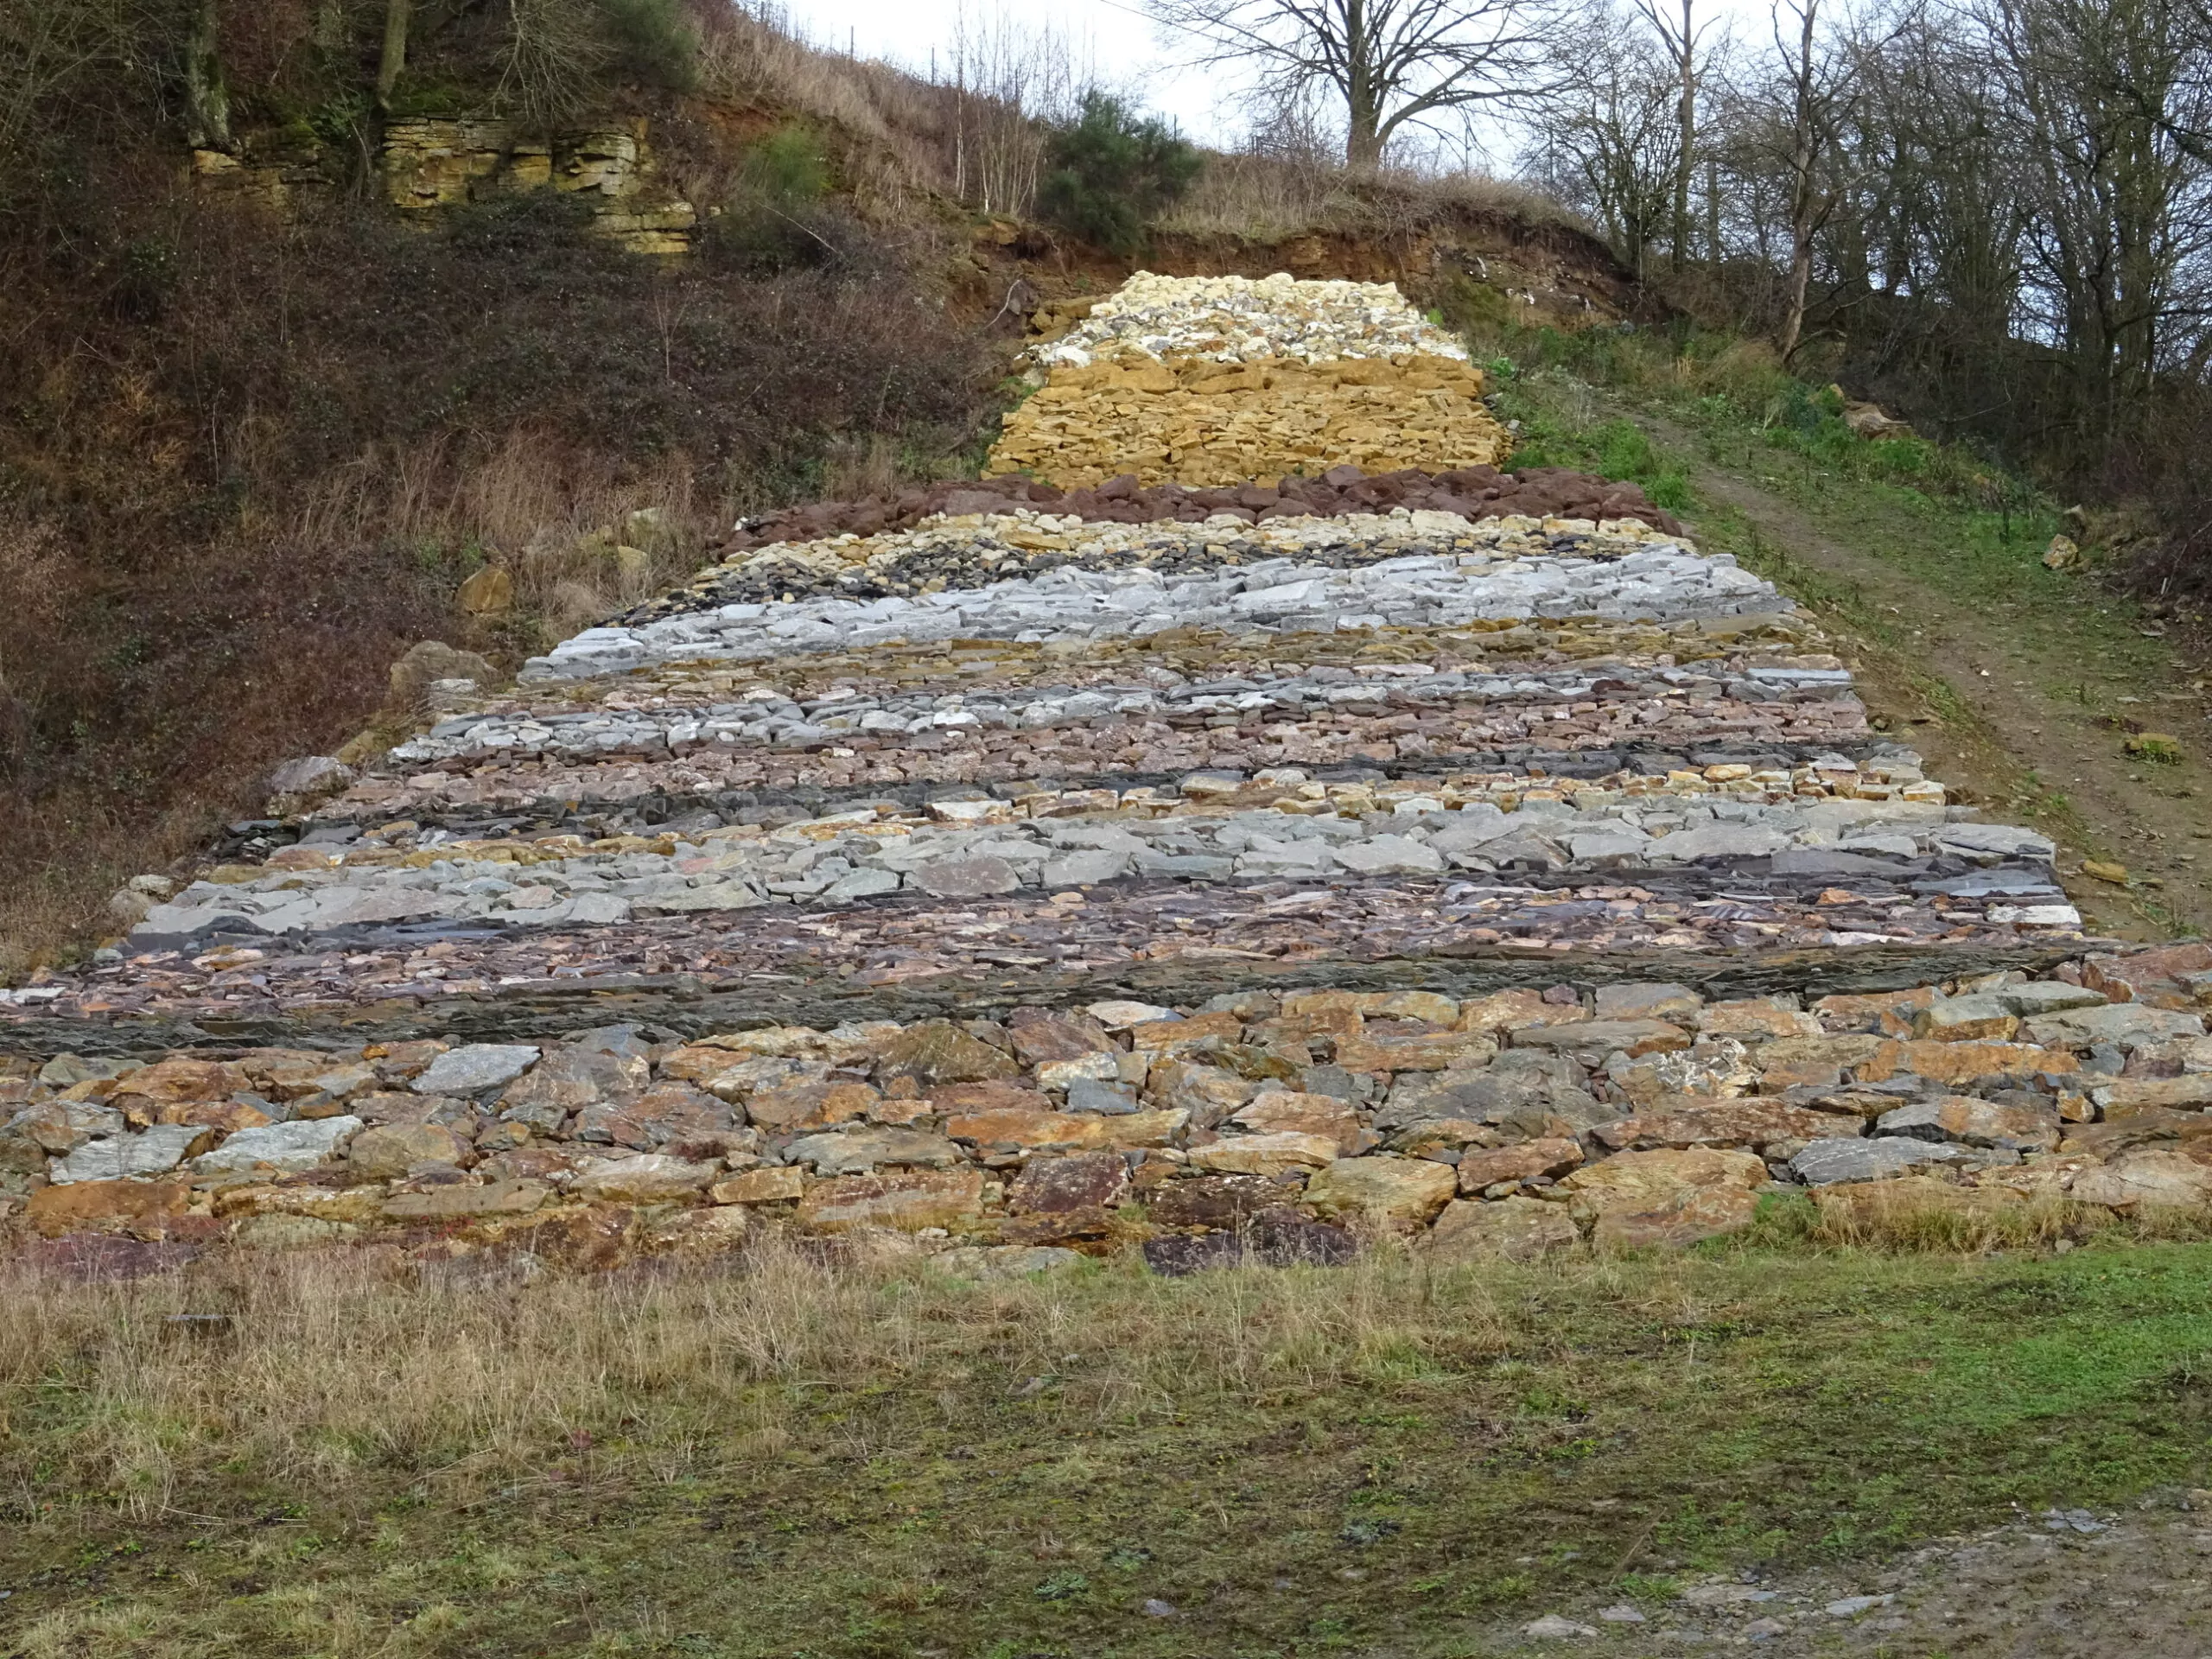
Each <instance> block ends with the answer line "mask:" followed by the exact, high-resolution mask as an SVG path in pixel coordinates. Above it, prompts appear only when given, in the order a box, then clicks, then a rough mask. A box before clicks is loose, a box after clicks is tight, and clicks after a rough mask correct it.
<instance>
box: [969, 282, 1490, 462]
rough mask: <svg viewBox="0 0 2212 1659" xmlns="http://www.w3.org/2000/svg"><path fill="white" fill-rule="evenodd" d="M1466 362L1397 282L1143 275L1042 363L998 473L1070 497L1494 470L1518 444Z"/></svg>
mask: <svg viewBox="0 0 2212 1659" xmlns="http://www.w3.org/2000/svg"><path fill="white" fill-rule="evenodd" d="M1466 356H1467V353H1466V350H1465V347H1463V346H1460V345H1459V343H1458V342H1457V341H1456V340H1452V339H1451V338H1450V337H1449V336H1447V335H1446V334H1444V333H1443V332H1442V331H1441V330H1440V329H1439V328H1437V327H1434V326H1433V325H1432V324H1431V323H1429V322H1428V321H1427V320H1426V319H1425V318H1423V317H1422V316H1421V315H1420V313H1418V312H1416V311H1415V310H1414V308H1412V307H1411V306H1409V305H1408V304H1407V303H1406V302H1405V300H1404V298H1403V296H1401V295H1400V294H1399V292H1398V290H1397V289H1396V287H1395V285H1394V284H1390V283H1382V284H1374V283H1294V282H1292V281H1290V280H1289V279H1288V278H1287V277H1268V278H1265V279H1263V280H1262V281H1258V282H1254V281H1251V280H1249V279H1248V278H1245V277H1157V276H1154V275H1153V274H1152V273H1151V272H1149V271H1140V272H1138V273H1137V275H1136V276H1135V277H1131V278H1130V279H1129V281H1128V283H1127V284H1125V285H1124V286H1123V287H1122V289H1121V290H1120V291H1119V292H1118V293H1116V294H1115V295H1113V296H1110V297H1109V298H1108V299H1105V300H1103V301H1101V302H1099V303H1098V304H1097V305H1096V306H1095V307H1094V308H1092V310H1091V313H1090V315H1089V316H1088V317H1086V318H1085V319H1084V321H1082V322H1080V323H1078V324H1077V327H1075V329H1074V330H1073V331H1072V332H1071V333H1070V334H1067V335H1065V336H1064V337H1063V338H1061V339H1059V340H1055V341H1053V342H1052V343H1051V344H1050V345H1048V346H1044V347H1042V348H1041V349H1040V350H1039V351H1038V352H1037V353H1035V357H1036V359H1037V369H1036V371H1035V372H1037V373H1038V374H1039V375H1040V376H1041V378H1042V384H1041V385H1039V387H1038V389H1037V391H1035V392H1034V394H1033V395H1032V396H1031V397H1029V398H1028V400H1027V402H1025V403H1024V404H1022V405H1021V406H1020V408H1019V409H1017V410H1014V413H1013V414H1012V415H1010V416H1007V423H1006V429H1005V431H1004V433H1003V435H1001V438H1000V440H999V442H998V443H997V445H996V446H995V448H993V449H992V451H991V457H990V461H989V464H988V466H987V467H985V469H984V470H985V471H986V472H987V473H988V474H1009V473H1027V474H1033V475H1034V476H1035V477H1037V478H1039V479H1042V480H1046V481H1047V482H1049V483H1052V484H1055V485H1059V486H1070V487H1072V486H1095V485H1098V484H1102V483H1103V482H1105V481H1106V480H1109V479H1111V478H1115V477H1117V476H1120V475H1122V474H1131V475H1133V476H1134V477H1135V479H1136V480H1137V481H1138V482H1139V483H1141V484H1146V485H1150V484H1157V483H1160V482H1161V481H1163V480H1173V481H1175V482H1179V483H1182V484H1186V485H1201V486H1208V485H1211V486H1218V485H1237V484H1243V483H1245V482H1248V481H1253V480H1257V481H1259V482H1261V483H1262V484H1266V483H1271V482H1272V481H1273V480H1274V479H1275V478H1276V477H1277V476H1278V475H1281V474H1314V473H1319V472H1320V471H1323V470H1324V469H1325V468H1327V467H1332V466H1338V465H1345V464H1349V465H1351V466H1355V467H1364V468H1365V469H1367V470H1368V471H1370V472H1389V471H1392V470H1394V469H1397V468H1401V467H1423V468H1427V469H1430V470H1433V471H1440V470H1445V469H1449V468H1454V467H1494V466H1496V465H1497V464H1498V463H1499V462H1501V461H1503V460H1504V459H1505V457H1506V454H1508V452H1509V451H1510V449H1511V448H1512V440H1511V438H1510V436H1509V435H1508V434H1507V433H1506V431H1505V429H1504V428H1503V427H1502V426H1500V425H1499V424H1498V423H1497V420H1496V419H1495V418H1493V417H1492V416H1491V413H1490V411H1489V410H1486V409H1484V407H1483V405H1482V403H1481V401H1480V399H1481V397H1482V394H1483V377H1482V372H1481V371H1480V370H1479V369H1476V368H1474V367H1472V366H1471V365H1469V364H1468V362H1467V360H1466Z"/></svg>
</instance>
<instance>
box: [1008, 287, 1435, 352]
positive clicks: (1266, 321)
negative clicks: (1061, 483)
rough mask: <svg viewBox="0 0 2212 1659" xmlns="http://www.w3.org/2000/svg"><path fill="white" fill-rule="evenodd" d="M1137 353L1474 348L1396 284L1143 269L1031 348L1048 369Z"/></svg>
mask: <svg viewBox="0 0 2212 1659" xmlns="http://www.w3.org/2000/svg"><path fill="white" fill-rule="evenodd" d="M1124 351H1127V352H1133V353H1138V354H1140V355H1141V356H1143V357H1146V358H1149V359H1166V358H1171V357H1176V358H1189V359H1205V360H1209V361H1211V362H1215V363H1223V364H1242V363H1244V362H1247V361H1249V360H1250V359H1254V358H1259V359H1269V360H1272V359H1278V358H1283V359H1295V360H1297V361H1300V362H1329V361H1334V360H1344V359H1349V360H1351V361H1360V360H1365V359H1386V360H1387V359H1390V358H1393V357H1398V358H1403V357H1408V356H1416V355H1417V356H1423V357H1434V358H1444V359H1452V360H1454V361H1458V362H1464V361H1465V359H1466V356H1467V349H1466V347H1465V346H1463V345H1461V344H1460V343H1459V341H1458V340H1455V339H1454V338H1452V335H1451V334H1447V333H1446V332H1445V330H1443V329H1442V328H1440V327H1437V326H1436V325H1435V324H1433V323H1432V322H1430V321H1428V319H1427V318H1426V317H1424V316H1423V315H1421V313H1420V312H1419V311H1417V310H1415V309H1414V307H1413V306H1412V305H1411V304H1409V303H1408V302H1407V300H1406V297H1405V296H1404V295H1402V294H1401V293H1400V292H1399V291H1398V286H1397V284H1396V283H1351V282H1311V281H1303V282H1302V281H1300V280H1298V279H1297V278H1295V277H1290V276H1287V275H1285V274H1283V273H1280V272H1278V273H1277V274H1276V275H1274V276H1272V277H1166V276H1162V275H1160V274H1159V273H1157V272H1154V271H1148V270H1141V271H1138V272H1136V273H1135V274H1134V275H1132V276H1131V277H1129V279H1128V281H1127V282H1125V283H1122V286H1121V287H1120V288H1118V289H1115V291H1114V292H1113V293H1111V294H1109V295H1107V296H1104V297H1103V298H1102V299H1100V300H1098V301H1097V302H1096V303H1094V304H1092V305H1091V306H1090V308H1088V309H1087V310H1086V311H1085V312H1084V315H1083V316H1082V317H1081V318H1080V319H1079V320H1077V321H1075V322H1074V323H1073V325H1072V326H1071V327H1069V328H1068V329H1066V331H1065V332H1064V333H1062V334H1059V335H1058V337H1056V338H1054V339H1052V340H1048V341H1044V342H1041V343H1039V345H1037V346H1033V348H1032V349H1031V353H1030V355H1031V358H1032V359H1033V361H1035V362H1036V363H1038V364H1039V365H1042V366H1046V367H1059V366H1077V367H1079V366H1082V365H1087V364H1089V363H1090V361H1091V360H1092V359H1094V358H1096V357H1097V356H1100V355H1102V354H1113V353H1119V352H1124Z"/></svg>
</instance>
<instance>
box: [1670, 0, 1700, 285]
mask: <svg viewBox="0 0 2212 1659" xmlns="http://www.w3.org/2000/svg"><path fill="white" fill-rule="evenodd" d="M1694 3H1695V0H1682V32H1681V35H1678V36H1676V37H1675V38H1676V45H1677V51H1676V54H1675V62H1676V66H1677V67H1678V68H1679V70H1680V71H1681V78H1682V84H1681V99H1680V101H1679V102H1677V103H1676V105H1675V124H1676V126H1677V127H1678V128H1679V129H1680V131H1679V135H1678V142H1679V143H1680V145H1681V149H1680V152H1679V153H1678V154H1677V155H1676V156H1675V257H1674V261H1673V264H1674V269H1675V273H1676V274H1677V275H1679V274H1680V273H1681V270H1682V268H1683V267H1684V266H1685V265H1687V264H1688V263H1689V257H1690V172H1691V169H1692V168H1694V167H1695V166H1696V165H1697V34H1696V31H1695V30H1694V29H1693V28H1692V27H1691V17H1690V9H1691V7H1692V5H1693V4H1694Z"/></svg>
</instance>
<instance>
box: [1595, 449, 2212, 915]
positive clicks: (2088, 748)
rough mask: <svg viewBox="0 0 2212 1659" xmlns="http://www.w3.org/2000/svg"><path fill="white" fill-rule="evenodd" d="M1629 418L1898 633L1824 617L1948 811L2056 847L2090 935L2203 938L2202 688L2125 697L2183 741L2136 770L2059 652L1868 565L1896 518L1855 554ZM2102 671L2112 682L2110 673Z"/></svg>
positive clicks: (2062, 646) (1706, 486)
mask: <svg viewBox="0 0 2212 1659" xmlns="http://www.w3.org/2000/svg"><path fill="white" fill-rule="evenodd" d="M1633 418H1635V419H1636V420H1637V422H1638V423H1639V424H1641V425H1643V426H1644V427H1645V428H1646V429H1648V430H1649V432H1650V433H1651V435H1653V436H1654V437H1655V438H1656V439H1658V440H1659V441H1660V442H1662V443H1664V444H1666V445H1668V446H1669V448H1673V449H1675V450H1676V451H1677V452H1679V453H1680V454H1683V455H1684V456H1687V457H1692V458H1694V459H1693V461H1692V472H1691V482H1692V486H1693V487H1694V489H1695V490H1696V491H1697V492H1698V493H1700V495H1701V496H1702V497H1703V498H1704V499H1707V500H1708V501H1714V502H1719V503H1720V504H1722V505H1725V506H1726V507H1730V508H1732V509H1734V510H1735V511H1736V512H1738V513H1740V514H1741V515H1742V516H1743V518H1745V520H1746V521H1748V523H1749V524H1751V526H1752V527H1753V528H1754V529H1755V530H1757V531H1758V533H1759V534H1760V536H1761V537H1764V539H1766V540H1767V541H1770V542H1771V543H1776V544H1777V545H1779V546H1780V547H1781V548H1783V550H1786V551H1787V553H1788V554H1789V556H1790V557H1791V558H1792V559H1793V560H1794V561H1795V562H1796V563H1799V564H1801V565H1803V566H1806V567H1809V568H1810V569H1812V570H1814V571H1816V572H1818V573H1819V574H1820V575H1822V576H1824V577H1826V578H1828V579H1830V580H1831V581H1833V582H1842V583H1846V584H1848V585H1849V586H1850V587H1851V588H1856V589H1857V590H1858V591H1859V594H1860V595H1861V596H1862V597H1863V600H1864V606H1863V607H1862V608H1863V609H1864V610H1866V611H1867V612H1870V613H1876V614H1878V615H1880V616H1882V617H1884V618H1885V619H1894V620H1895V624H1896V637H1895V638H1894V639H1892V640H1890V641H1885V640H1881V639H1875V638H1872V637H1871V636H1870V633H1869V632H1867V631H1866V630H1853V628H1852V627H1851V626H1850V623H1849V620H1848V619H1846V618H1840V617H1836V616H1834V615H1827V616H1824V617H1823V620H1824V621H1825V622H1826V623H1827V624H1828V625H1829V626H1831V627H1832V628H1833V629H1834V631H1835V632H1837V633H1838V634H1839V635H1840V636H1842V637H1844V638H1846V639H1848V640H1849V641H1850V642H1851V643H1852V644H1853V645H1854V646H1855V647H1856V649H1857V658H1858V661H1857V669H1858V673H1859V691H1860V694H1861V695H1862V696H1864V697H1865V699H1866V704H1867V707H1868V709H1869V710H1870V711H1871V712H1872V714H1873V715H1877V716H1886V717H1887V719H1888V720H1889V721H1890V723H1891V728H1893V729H1894V730H1895V731H1896V732H1897V734H1898V735H1899V736H1900V737H1901V738H1902V739H1903V740H1904V741H1907V742H1909V743H1910V744H1911V745H1912V746H1913V747H1916V748H1917V749H1919V750H1920V751H1921V753H1923V755H1924V756H1925V757H1926V758H1927V762H1928V771H1929V776H1931V777H1936V778H1941V779H1943V780H1944V781H1945V782H1946V783H1947V784H1949V785H1954V786H1955V797H1956V798H1962V799H1965V800H1967V801H1971V802H1974V803H1977V804H1984V805H1987V806H1989V807H1991V808H1993V809H2009V810H2010V813H2011V815H2012V817H2015V818H2016V819H2017V818H2022V817H2031V818H2032V819H2033V820H2034V821H2035V822H2036V823H2037V827H2038V828H2040V829H2044V830H2046V831H2047V832H2049V833H2050V834H2051V835H2053V836H2055V837H2056V839H2057V840H2058V841H2059V842H2060V844H2061V849H2062V854H2063V856H2062V860H2061V871H2062V874H2063V875H2064V877H2065V880H2066V886H2067V890H2068V892H2069V894H2070V895H2071V896H2072V897H2073V899H2074V900H2075V903H2076V904H2077V905H2078V906H2080V908H2081V910H2082V915H2083V917H2084V918H2085V919H2087V920H2088V922H2089V923H2090V925H2092V926H2093V927H2094V928H2096V929H2098V930H2100V931H2104V932H2106V933H2108V934H2110V935H2112V936H2113V937H2117V938H2165V937H2170V936H2171V935H2174V934H2177V933H2201V932H2206V931H2212V805H2209V804H2212V766H2207V764H2206V762H2205V759H2204V756H2205V754H2206V753H2207V752H2208V747H2212V728H2208V726H2207V723H2206V700H2205V698H2204V696H2202V690H2201V688H2202V680H2201V679H2200V678H2198V677H2196V676H2194V675H2177V676H2167V677H2160V678H2156V679H2149V680H2145V682H2144V683H2139V684H2137V685H2135V686H2133V687H2132V688H2130V689H2131V690H2132V691H2133V697H2131V698H2129V699H2128V700H2129V701H2131V702H2139V705H2140V708H2141V709H2142V711H2143V712H2144V714H2145V716H2146V723H2152V722H2155V726H2156V728H2157V729H2158V730H2162V731H2170V732H2175V733H2177V734H2179V735H2180V736H2181V737H2182V739H2183V744H2182V749H2183V753H2182V756H2181V759H2180V760H2177V761H2173V762H2169V763H2166V764H2161V765H2144V764H2141V763H2139V762H2135V761H2132V760H2130V758H2129V757H2128V756H2127V755H2126V753H2125V752H2124V750H2123V747H2122V741H2121V740H2122V737H2123V733H2122V732H2121V731H2120V730H2119V729H2116V728H2115V727H2114V726H2113V721H2112V717H2111V716H2110V715H2107V714H2104V713H2101V712H2100V711H2099V710H2098V709H2095V708H2094V707H2092V706H2089V705H2088V704H2087V703H2084V702H2076V701H2075V700H2074V699H2072V698H2070V697H2062V696H2059V695H2057V694H2056V693H2057V690H2058V688H2061V687H2063V686H2065V685H2067V684H2069V683H2072V682H2073V681H2074V680H2075V677H2076V676H2077V672H2078V671H2079V668H2080V661H2079V652H2078V651H2075V650H2070V649H2069V645H2068V642H2066V641H2065V640H2063V639H2050V640H2046V639H2038V638H2037V636H2036V635H2035V634H2034V633H2033V632H2028V631H2023V630H2020V629H2018V628H2016V627H2014V626H2012V623H2011V621H2010V620H2009V619H2007V618H2005V617H2004V616H1999V615H1991V614H1988V613H1986V612H1985V611H1983V610H1981V609H1979V608H1977V607H1975V606H1974V604H1973V603H1972V602H1970V601H1966V600H1963V599H1961V598H1958V597H1956V596H1955V595H1953V594H1948V593H1947V592H1946V591H1945V590H1944V588H1943V587H1942V584H1941V571H1940V568H1939V567H1938V566H1937V564H1936V562H1931V563H1930V565H1929V566H1928V567H1925V568H1923V569H1908V568H1904V567H1902V566H1901V565H1900V564H1899V563H1894V562H1892V561H1891V560H1889V559H1885V558H1883V557H1881V556H1878V555H1877V554H1876V553H1875V552H1874V551H1873V550H1872V545H1871V543H1872V542H1873V540H1874V538H1875V537H1878V536H1882V535H1887V536H1890V537H1899V538H1903V537H1910V536H1911V535H1913V534H1915V533H1916V531H1917V527H1916V526H1913V525H1910V524H1908V523H1907V522H1906V521H1905V520H1904V518H1903V517H1902V515H1900V516H1899V518H1897V521H1896V522H1893V523H1889V524H1884V523H1881V522H1878V520H1874V519H1870V520H1868V521H1866V524H1865V531H1866V535H1865V537H1864V539H1862V538H1861V537H1858V536H1847V535H1846V534H1843V533H1840V532H1839V531H1837V530H1836V529H1835V528H1834V526H1833V525H1831V524H1822V523H1821V521H1820V520H1819V519H1818V518H1815V516H1814V515H1812V514H1810V513H1808V512H1806V511H1804V510H1803V509H1802V508H1801V507H1799V506H1798V505H1796V504H1795V503H1793V502H1791V501H1789V499H1785V498H1784V497H1783V496H1782V495H1781V494H1779V493H1777V492H1776V491H1774V490H1772V489H1770V488H1768V487H1766V486H1764V485H1763V484H1761V483H1760V482H1758V480H1755V479H1753V478H1751V477H1747V476H1745V474H1743V473H1741V472H1738V471H1736V470H1733V469H1732V468H1729V467H1725V466H1719V465H1715V464H1713V463H1712V462H1711V461H1707V460H1705V459H1702V458H1700V446H1699V444H1698V442H1697V440H1696V439H1695V438H1694V436H1692V435H1690V434H1688V432H1685V431H1684V430H1682V429H1681V428H1679V427H1676V426H1675V425H1673V424H1672V423H1669V422H1668V421H1666V420H1664V419H1663V418H1661V417H1656V416H1650V415H1649V414H1647V413H1643V412H1638V413H1637V414H1636V415H1635V416H1633ZM1691 517H1692V519H1693V522H1692V525H1691V529H1692V532H1693V534H1694V533H1695V531H1696V528H1697V526H1696V524H1695V522H1694V519H1695V515H1691ZM1783 585H1784V586H1785V587H1786V586H1788V585H1789V584H1788V579H1787V577H1786V576H1784V577H1783ZM1815 608H1816V609H1818V608H1819V607H1818V606H1817V604H1816V605H1815ZM2097 670H2098V671H2099V672H2100V673H2108V672H2109V671H2110V664H2097ZM2192 682H2194V683H2195V688H2196V689H2192ZM1946 705H1948V706H1946ZM2031 772H2032V773H2034V774H2036V778H2035V779H2034V780H2033V781H2031V780H2030V778H2029V774H2030V773H2031ZM2044 791H2061V792H2063V794H2064V796H2065V798H2066V804H2065V807H2064V809H2063V810H2058V811H2056V812H2038V811H2037V810H2036V808H2037V804H2038V797H2039V796H2042V795H2043V794H2044ZM2085 859H2094V860H2097V861H2107V862H2113V863H2118V864H2120V865H2121V866H2123V867H2124V868H2126V869H2127V870H2128V872H2129V873H2130V875H2131V877H2132V878H2133V880H2134V882H2135V883H2136V884H2137V885H2133V886H2130V887H2120V886H2116V885H2113V884H2111V883H2107V882H2105V881H2101V880H2096V879H2094V878H2092V877H2089V876H2086V875H2084V874H2082V873H2081V866H2082V861H2084V860H2085ZM2154 883H2155V884H2156V885H2152V884H2154Z"/></svg>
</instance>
